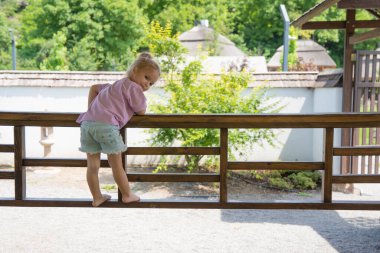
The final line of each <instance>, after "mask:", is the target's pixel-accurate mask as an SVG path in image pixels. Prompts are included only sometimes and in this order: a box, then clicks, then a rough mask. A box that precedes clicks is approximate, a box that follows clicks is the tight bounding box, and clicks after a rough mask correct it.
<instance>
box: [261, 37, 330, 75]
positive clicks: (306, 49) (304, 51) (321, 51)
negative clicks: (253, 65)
mask: <svg viewBox="0 0 380 253" xmlns="http://www.w3.org/2000/svg"><path fill="white" fill-rule="evenodd" d="M296 46H297V49H296V51H297V55H298V57H302V59H303V61H304V62H312V63H313V64H315V65H317V66H320V67H328V68H336V63H335V62H334V60H333V59H332V58H331V57H330V55H329V54H328V53H327V51H326V49H325V48H324V47H322V46H321V45H319V44H318V43H317V42H315V41H313V40H297V41H296ZM283 50H284V47H283V46H281V47H279V48H278V49H277V51H276V53H275V54H274V55H273V56H272V58H271V59H270V60H269V62H268V67H270V68H277V67H278V68H279V67H281V63H280V59H281V57H282V55H283Z"/></svg>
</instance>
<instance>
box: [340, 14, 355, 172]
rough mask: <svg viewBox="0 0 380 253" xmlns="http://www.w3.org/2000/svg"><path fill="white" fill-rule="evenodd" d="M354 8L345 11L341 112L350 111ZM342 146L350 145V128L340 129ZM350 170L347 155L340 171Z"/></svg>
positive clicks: (343, 159)
mask: <svg viewBox="0 0 380 253" xmlns="http://www.w3.org/2000/svg"><path fill="white" fill-rule="evenodd" d="M355 16H356V10H347V11H346V30H345V35H344V55H343V59H344V62H343V68H344V71H343V73H344V74H343V101H342V112H352V109H353V108H352V104H353V103H352V96H353V94H352V88H353V72H352V71H353V70H352V69H353V63H352V54H353V52H354V47H353V46H352V45H351V44H350V43H349V38H350V37H351V36H353V35H354V33H355V27H353V26H352V24H353V23H354V22H355ZM341 145H342V146H351V129H350V128H343V129H342V139H341ZM350 171H351V161H350V160H349V159H348V157H343V158H342V162H341V172H342V173H343V174H348V173H349V172H350Z"/></svg>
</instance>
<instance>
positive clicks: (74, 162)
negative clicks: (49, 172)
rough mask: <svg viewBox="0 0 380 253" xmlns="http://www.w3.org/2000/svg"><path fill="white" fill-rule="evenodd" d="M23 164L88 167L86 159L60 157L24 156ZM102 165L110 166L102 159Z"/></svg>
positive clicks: (32, 165) (30, 165)
mask: <svg viewBox="0 0 380 253" xmlns="http://www.w3.org/2000/svg"><path fill="white" fill-rule="evenodd" d="M22 165H23V166H29V167H37V166H41V167H87V160H86V159H62V158H61V159H59V158H24V159H22ZM100 166H101V167H104V168H108V167H110V166H109V164H108V161H107V160H101V162H100Z"/></svg>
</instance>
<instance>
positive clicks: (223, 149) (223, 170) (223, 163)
mask: <svg viewBox="0 0 380 253" xmlns="http://www.w3.org/2000/svg"><path fill="white" fill-rule="evenodd" d="M219 167H220V186H219V187H220V188H219V201H220V202H221V203H225V202H227V201H228V196H227V195H228V194H227V170H228V129H227V128H221V129H220V162H219Z"/></svg>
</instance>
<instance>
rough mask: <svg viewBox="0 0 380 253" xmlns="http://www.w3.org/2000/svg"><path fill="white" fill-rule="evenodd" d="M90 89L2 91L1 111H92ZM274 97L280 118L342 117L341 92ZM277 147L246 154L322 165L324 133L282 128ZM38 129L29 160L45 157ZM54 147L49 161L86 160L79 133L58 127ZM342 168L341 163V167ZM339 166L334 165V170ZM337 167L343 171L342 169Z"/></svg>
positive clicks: (9, 139)
mask: <svg viewBox="0 0 380 253" xmlns="http://www.w3.org/2000/svg"><path fill="white" fill-rule="evenodd" d="M87 93H88V88H69V87H67V88H49V87H0V111H15V112H20V111H24V112H32V111H33V112H45V111H48V112H75V113H79V112H82V111H84V110H85V109H86V107H87ZM156 95H159V96H163V95H165V94H164V92H163V89H162V88H160V87H155V88H152V89H151V90H150V91H149V92H148V93H147V97H148V101H153V100H154V99H155V96H156ZM269 95H270V96H272V99H273V100H278V101H280V102H281V105H284V106H285V107H284V109H283V110H282V111H281V113H295V114H297V113H302V114H308V113H324V112H339V111H340V107H341V88H317V89H312V88H271V89H270V90H269ZM276 133H277V134H278V139H277V147H271V146H269V145H266V146H264V147H259V146H256V147H255V148H254V150H252V151H249V150H248V151H247V152H248V153H249V156H248V159H249V160H254V161H321V159H322V148H323V143H322V130H321V129H316V130H313V129H277V130H276ZM127 135H128V145H129V146H148V144H147V143H145V140H146V139H147V138H148V135H147V134H146V133H144V130H143V129H129V130H128V133H127ZM335 137H336V138H335V141H336V144H337V145H339V143H340V140H339V138H340V134H339V133H338V132H336V133H335ZM40 139H41V133H40V128H39V127H28V128H27V129H26V142H27V148H26V155H27V156H28V157H43V146H42V145H41V144H40V143H39V140H40ZM54 139H55V144H54V145H53V146H52V152H51V155H50V157H65V158H68V157H71V158H84V157H85V155H84V154H83V153H81V152H79V151H78V150H77V149H78V146H79V128H65V127H62V128H56V127H55V128H54ZM0 143H1V144H5V143H13V129H12V128H11V127H0ZM157 161H158V157H142V156H135V157H128V163H133V164H148V163H152V162H157ZM0 164H13V156H12V155H9V154H4V153H3V154H1V153H0ZM338 165H339V164H338ZM334 167H335V166H334ZM337 168H338V167H337Z"/></svg>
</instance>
